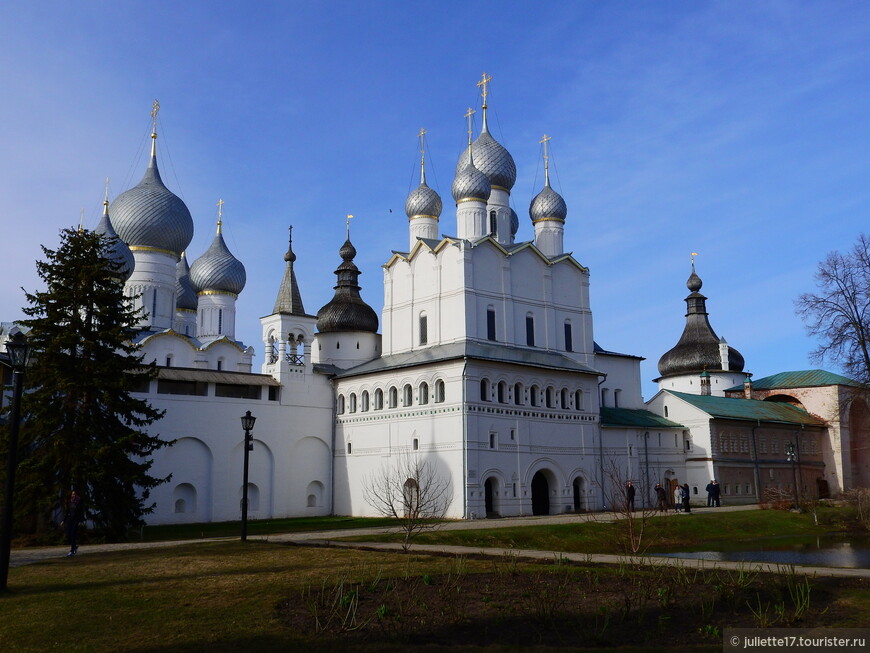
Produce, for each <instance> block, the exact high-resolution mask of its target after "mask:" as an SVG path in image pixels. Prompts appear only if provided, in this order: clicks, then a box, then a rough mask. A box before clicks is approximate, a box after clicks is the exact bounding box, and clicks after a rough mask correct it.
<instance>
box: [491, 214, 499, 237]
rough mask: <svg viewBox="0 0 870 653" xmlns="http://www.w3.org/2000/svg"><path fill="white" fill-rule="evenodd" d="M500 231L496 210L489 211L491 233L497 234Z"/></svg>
mask: <svg viewBox="0 0 870 653" xmlns="http://www.w3.org/2000/svg"><path fill="white" fill-rule="evenodd" d="M497 232H498V219H497V218H496V213H495V211H490V212H489V233H490V235H492V236H495V235H496V233H497Z"/></svg>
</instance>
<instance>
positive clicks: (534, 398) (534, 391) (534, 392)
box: [529, 385, 541, 406]
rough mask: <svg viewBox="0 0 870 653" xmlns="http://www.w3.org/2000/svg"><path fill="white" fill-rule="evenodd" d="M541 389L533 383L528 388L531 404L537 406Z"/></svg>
mask: <svg viewBox="0 0 870 653" xmlns="http://www.w3.org/2000/svg"><path fill="white" fill-rule="evenodd" d="M540 393H541V391H540V390H539V389H538V386H536V385H533V386H532V387H531V388H529V403H530V404H531V405H532V406H537V405H538V401H539V397H540Z"/></svg>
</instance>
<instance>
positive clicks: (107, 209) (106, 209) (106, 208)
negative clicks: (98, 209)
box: [103, 177, 109, 213]
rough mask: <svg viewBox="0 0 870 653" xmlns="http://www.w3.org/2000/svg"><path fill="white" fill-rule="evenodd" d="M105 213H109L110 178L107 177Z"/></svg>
mask: <svg viewBox="0 0 870 653" xmlns="http://www.w3.org/2000/svg"><path fill="white" fill-rule="evenodd" d="M103 211H105V212H106V213H108V212H109V178H108V177H106V197H105V199H103Z"/></svg>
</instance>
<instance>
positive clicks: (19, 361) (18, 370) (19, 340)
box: [0, 331, 29, 591]
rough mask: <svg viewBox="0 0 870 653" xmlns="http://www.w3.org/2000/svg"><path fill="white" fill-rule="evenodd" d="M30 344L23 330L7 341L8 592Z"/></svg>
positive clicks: (1, 567)
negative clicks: (9, 382)
mask: <svg viewBox="0 0 870 653" xmlns="http://www.w3.org/2000/svg"><path fill="white" fill-rule="evenodd" d="M28 350H29V345H28V344H27V337H26V336H25V335H24V334H23V333H21V332H20V331H19V332H18V333H16V334H15V335H13V336H12V337H10V338H9V340H7V341H6V352H7V353H8V354H9V364H10V367H12V410H11V412H10V414H9V440H8V442H7V451H6V494H5V495H4V499H3V536H2V538H0V591H6V581H7V579H8V578H9V556H10V554H11V552H12V512H13V506H14V505H15V504H14V503H13V495H14V493H15V469H16V467H17V466H18V461H17V454H18V427H19V422H20V421H21V392H22V386H23V381H24V366H25V365H26V364H27V354H28Z"/></svg>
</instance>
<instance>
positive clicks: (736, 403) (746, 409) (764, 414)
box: [664, 390, 825, 426]
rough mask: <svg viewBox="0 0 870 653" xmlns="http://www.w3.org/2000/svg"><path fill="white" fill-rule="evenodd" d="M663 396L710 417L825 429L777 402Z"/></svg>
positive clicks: (819, 422)
mask: <svg viewBox="0 0 870 653" xmlns="http://www.w3.org/2000/svg"><path fill="white" fill-rule="evenodd" d="M664 392H665V393H666V394H670V395H673V396H674V397H676V398H678V399H682V400H683V401H685V402H686V403H688V404H690V405H692V406H694V407H695V408H697V409H698V410H701V411H703V412H705V413H707V414H708V415H710V417H714V418H719V419H735V420H744V421H749V422H755V421H762V422H775V423H780V424H806V425H809V426H824V425H825V421H824V420H822V419H819V418H818V417H816V416H815V415H810V414H809V413H808V412H806V411H805V410H802V409H800V408H797V407H796V406H792V405H791V404H786V403H782V402H779V401H759V400H758V399H736V398H732V397H713V396H706V395H693V394H688V393H686V392H675V391H673V390H665V391H664Z"/></svg>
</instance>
